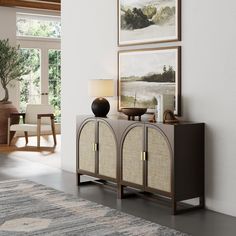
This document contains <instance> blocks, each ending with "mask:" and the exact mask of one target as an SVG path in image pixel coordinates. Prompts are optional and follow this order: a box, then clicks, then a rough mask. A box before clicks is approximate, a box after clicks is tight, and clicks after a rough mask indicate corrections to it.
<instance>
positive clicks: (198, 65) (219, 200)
mask: <svg viewBox="0 0 236 236" xmlns="http://www.w3.org/2000/svg"><path fill="white" fill-rule="evenodd" d="M116 7H117V6H116V0H99V1H97V0H86V1H77V0H71V1H66V0H64V1H63V2H62V25H63V37H62V39H63V40H62V51H63V70H62V80H63V83H62V89H63V91H62V112H63V117H62V166H63V169H65V170H68V171H73V172H75V150H76V149H75V135H76V133H75V116H76V115H78V114H89V113H90V101H91V100H90V99H88V96H87V80H88V79H91V78H107V77H110V78H111V77H112V78H116V76H117V46H116V43H117V42H116V40H117V31H116V29H117V19H116V11H117V9H116ZM182 11H183V24H182V26H183V27H182V35H183V38H182V39H183V40H182V43H181V44H182V46H183V47H182V49H183V50H182V51H183V59H182V64H183V66H182V72H183V75H182V104H183V119H186V120H192V121H200V122H205V123H206V125H207V126H206V205H207V207H208V208H209V209H213V210H216V211H219V212H223V213H226V214H231V215H234V216H236V186H235V180H236V149H235V147H234V145H235V140H236V122H235V117H236V112H235V110H234V109H235V108H236V47H235V42H236V28H235V22H236V1H235V0H228V1H227V4H225V3H224V4H223V2H222V1H220V0H208V1H205V0H198V1H193V0H182ZM151 46H159V45H149V46H143V48H144V47H151ZM161 46H165V45H164V44H162V45H161ZM141 47H142V46H141Z"/></svg>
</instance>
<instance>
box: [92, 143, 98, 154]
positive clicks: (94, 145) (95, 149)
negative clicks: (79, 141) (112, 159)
mask: <svg viewBox="0 0 236 236" xmlns="http://www.w3.org/2000/svg"><path fill="white" fill-rule="evenodd" d="M93 151H94V152H97V151H98V144H97V143H93Z"/></svg>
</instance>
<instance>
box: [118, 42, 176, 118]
mask: <svg viewBox="0 0 236 236" xmlns="http://www.w3.org/2000/svg"><path fill="white" fill-rule="evenodd" d="M118 58H119V62H118V64H119V66H118V67H119V68H118V72H119V76H118V77H119V78H118V108H119V110H121V108H127V107H143V108H147V109H148V110H147V112H153V110H155V108H156V106H157V97H158V96H159V95H173V98H174V99H173V103H174V104H173V106H174V110H175V114H176V115H178V114H179V103H180V101H179V100H180V87H179V86H180V47H169V48H158V49H144V50H132V51H131V50H130V51H120V52H119V56H118Z"/></svg>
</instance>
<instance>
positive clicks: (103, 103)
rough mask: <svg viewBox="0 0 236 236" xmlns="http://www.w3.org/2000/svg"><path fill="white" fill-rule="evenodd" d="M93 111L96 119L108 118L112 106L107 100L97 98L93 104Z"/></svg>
mask: <svg viewBox="0 0 236 236" xmlns="http://www.w3.org/2000/svg"><path fill="white" fill-rule="evenodd" d="M91 108H92V111H93V114H94V115H95V117H107V114H108V112H109V111H110V104H109V102H108V101H107V100H106V98H96V99H95V100H94V101H93V103H92V106H91Z"/></svg>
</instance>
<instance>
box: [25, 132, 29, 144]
mask: <svg viewBox="0 0 236 236" xmlns="http://www.w3.org/2000/svg"><path fill="white" fill-rule="evenodd" d="M24 133H25V144H26V145H27V144H28V142H29V139H28V132H27V131H25V132H24Z"/></svg>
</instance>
